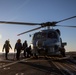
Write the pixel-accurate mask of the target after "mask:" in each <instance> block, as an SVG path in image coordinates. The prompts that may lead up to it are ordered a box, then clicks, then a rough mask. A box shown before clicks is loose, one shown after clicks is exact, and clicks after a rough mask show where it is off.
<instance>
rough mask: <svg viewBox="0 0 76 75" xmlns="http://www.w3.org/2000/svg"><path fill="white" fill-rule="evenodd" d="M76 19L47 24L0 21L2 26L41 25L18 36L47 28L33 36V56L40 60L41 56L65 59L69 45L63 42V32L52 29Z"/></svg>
mask: <svg viewBox="0 0 76 75" xmlns="http://www.w3.org/2000/svg"><path fill="white" fill-rule="evenodd" d="M73 18H76V16H72V17H69V18H66V19H63V20H60V21H53V22H45V23H27V22H11V21H0V24H18V25H32V26H35V25H39V27H37V28H34V29H31V30H28V31H25V32H22V33H20V34H18V36H20V35H23V34H25V33H29V32H32V31H35V30H38V29H40V28H44V27H47V29H44V30H41V31H39V32H35V33H34V34H33V38H32V42H31V45H30V46H31V52H32V54H33V56H35V57H36V58H38V56H40V55H44V56H50V55H62V56H63V57H65V48H64V46H66V45H67V43H66V42H62V38H61V36H60V35H61V32H60V30H59V29H53V28H50V27H55V26H62V25H57V24H58V23H60V22H63V21H66V20H69V19H73ZM63 27H73V28H75V27H76V26H63Z"/></svg>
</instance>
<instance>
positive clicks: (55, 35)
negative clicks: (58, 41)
mask: <svg viewBox="0 0 76 75" xmlns="http://www.w3.org/2000/svg"><path fill="white" fill-rule="evenodd" d="M48 38H51V39H53V38H57V34H56V32H49V33H48Z"/></svg>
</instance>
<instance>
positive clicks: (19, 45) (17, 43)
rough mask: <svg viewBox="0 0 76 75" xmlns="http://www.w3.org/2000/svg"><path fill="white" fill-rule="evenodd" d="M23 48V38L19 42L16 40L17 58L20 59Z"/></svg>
mask: <svg viewBox="0 0 76 75" xmlns="http://www.w3.org/2000/svg"><path fill="white" fill-rule="evenodd" d="M21 50H22V43H21V39H18V40H17V42H16V44H15V47H14V51H17V53H16V59H17V60H19V59H20V53H21Z"/></svg>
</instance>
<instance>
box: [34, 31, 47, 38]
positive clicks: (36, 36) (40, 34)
mask: <svg viewBox="0 0 76 75" xmlns="http://www.w3.org/2000/svg"><path fill="white" fill-rule="evenodd" d="M42 38H46V33H41V32H40V33H36V34H34V37H33V39H42Z"/></svg>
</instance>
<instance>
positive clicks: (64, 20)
mask: <svg viewBox="0 0 76 75" xmlns="http://www.w3.org/2000/svg"><path fill="white" fill-rule="evenodd" d="M72 18H76V16H72V17H69V18H66V19H63V20H60V21H58V22H57V23H59V22H63V21H66V20H69V19H72Z"/></svg>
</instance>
